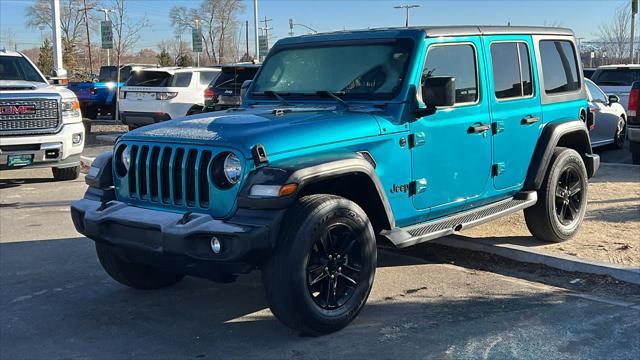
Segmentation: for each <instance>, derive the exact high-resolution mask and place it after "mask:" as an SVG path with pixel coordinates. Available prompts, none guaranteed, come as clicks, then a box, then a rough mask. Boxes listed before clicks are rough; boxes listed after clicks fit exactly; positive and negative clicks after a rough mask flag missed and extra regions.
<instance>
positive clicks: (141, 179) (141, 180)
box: [138, 145, 149, 199]
mask: <svg viewBox="0 0 640 360" xmlns="http://www.w3.org/2000/svg"><path fill="white" fill-rule="evenodd" d="M148 156H149V147H148V146H146V145H144V146H143V147H142V148H141V150H140V161H139V164H138V173H139V176H138V189H139V191H140V194H139V195H140V198H141V199H145V198H146V197H147V190H148V189H147V160H148V159H147V158H148Z"/></svg>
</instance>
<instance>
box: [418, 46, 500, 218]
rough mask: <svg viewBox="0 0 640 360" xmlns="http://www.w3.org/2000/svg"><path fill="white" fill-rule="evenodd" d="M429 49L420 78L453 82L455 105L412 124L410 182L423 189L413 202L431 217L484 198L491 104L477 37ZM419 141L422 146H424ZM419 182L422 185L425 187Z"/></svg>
mask: <svg viewBox="0 0 640 360" xmlns="http://www.w3.org/2000/svg"><path fill="white" fill-rule="evenodd" d="M430 41H431V43H430V44H428V48H427V55H426V60H425V66H424V69H423V74H422V78H423V79H424V78H425V77H428V76H451V77H454V78H455V85H456V96H455V98H456V104H455V105H454V106H452V107H448V108H438V109H437V111H436V113H435V114H433V115H430V116H426V117H423V118H421V119H418V120H416V121H414V122H412V123H411V125H410V129H411V133H412V134H413V135H412V136H413V138H414V139H418V141H416V140H414V144H413V148H412V150H411V156H412V176H413V180H414V181H419V180H424V182H426V188H425V189H424V191H423V192H421V193H417V194H416V195H415V196H414V197H413V204H414V206H415V207H416V208H417V209H421V210H426V209H430V215H429V217H431V218H435V217H440V216H443V215H446V214H448V213H451V212H455V211H459V210H462V208H463V207H464V205H465V202H467V201H468V200H469V199H474V198H477V197H479V196H480V195H481V194H483V193H484V191H485V189H486V187H487V183H488V182H489V180H490V169H491V132H490V118H489V105H488V101H487V99H486V96H485V94H484V93H485V91H483V87H482V86H483V85H482V84H483V81H481V80H479V79H484V78H485V70H484V66H483V59H484V56H483V54H482V44H481V40H480V38H479V37H468V38H463V39H457V41H456V42H442V40H438V39H431V40H430ZM422 139H423V141H422ZM424 182H423V184H424Z"/></svg>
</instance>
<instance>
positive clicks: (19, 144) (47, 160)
mask: <svg viewBox="0 0 640 360" xmlns="http://www.w3.org/2000/svg"><path fill="white" fill-rule="evenodd" d="M78 133H81V134H82V141H81V142H80V143H79V144H75V145H74V144H73V142H72V137H73V134H78ZM84 140H85V136H84V126H83V125H82V123H80V122H78V123H74V124H64V125H63V126H62V129H61V130H60V131H59V132H58V133H56V134H50V135H32V136H3V137H0V170H12V169H24V168H47V167H60V168H63V167H72V166H77V165H80V154H82V150H83V149H84ZM9 155H33V163H32V164H31V165H28V166H26V167H8V165H7V161H8V157H9Z"/></svg>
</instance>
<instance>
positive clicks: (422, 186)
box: [409, 178, 427, 195]
mask: <svg viewBox="0 0 640 360" xmlns="http://www.w3.org/2000/svg"><path fill="white" fill-rule="evenodd" d="M425 190H427V179H424V178H423V179H417V180H414V181H412V182H411V185H410V186H409V194H410V195H417V194H422V193H423V192H425Z"/></svg>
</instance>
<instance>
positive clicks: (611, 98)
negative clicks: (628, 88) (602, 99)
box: [609, 95, 620, 104]
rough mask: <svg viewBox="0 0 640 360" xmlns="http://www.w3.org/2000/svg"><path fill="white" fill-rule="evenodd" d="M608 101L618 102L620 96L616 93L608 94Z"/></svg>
mask: <svg viewBox="0 0 640 360" xmlns="http://www.w3.org/2000/svg"><path fill="white" fill-rule="evenodd" d="M609 102H610V103H612V104H613V103H619V102H620V97H619V96H618V95H609Z"/></svg>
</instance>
